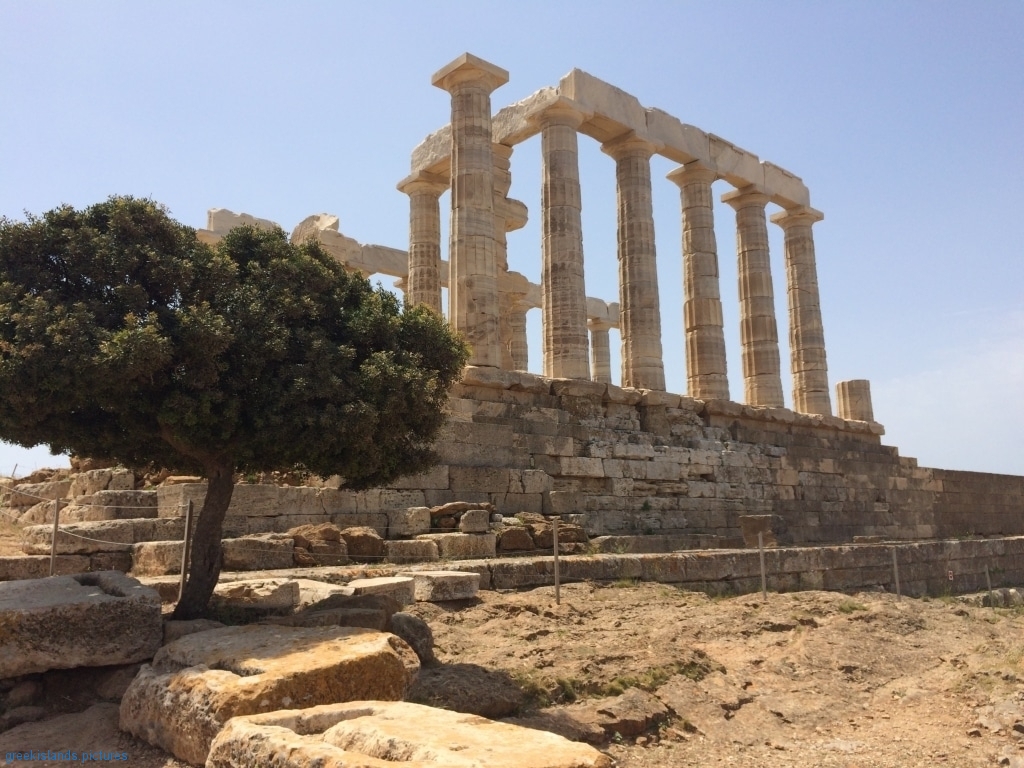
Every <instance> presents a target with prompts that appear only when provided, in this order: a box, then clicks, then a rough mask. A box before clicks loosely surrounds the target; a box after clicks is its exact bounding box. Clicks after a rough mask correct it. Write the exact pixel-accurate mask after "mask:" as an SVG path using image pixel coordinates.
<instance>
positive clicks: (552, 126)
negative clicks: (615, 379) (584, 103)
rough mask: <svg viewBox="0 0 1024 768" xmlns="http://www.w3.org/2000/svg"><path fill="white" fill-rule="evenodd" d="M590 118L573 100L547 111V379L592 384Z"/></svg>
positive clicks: (540, 118)
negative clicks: (582, 131)
mask: <svg viewBox="0 0 1024 768" xmlns="http://www.w3.org/2000/svg"><path fill="white" fill-rule="evenodd" d="M584 117H585V115H584V113H583V112H582V111H580V110H579V108H578V107H577V106H576V105H575V104H574V103H573V102H571V101H569V100H568V99H559V100H558V101H556V102H555V103H554V104H552V105H550V106H547V107H545V108H544V110H543V111H542V112H540V113H539V114H538V115H536V116H535V118H534V120H535V121H536V122H537V123H538V124H539V125H540V127H541V176H542V186H541V195H540V201H541V202H540V205H541V252H542V258H543V261H542V266H541V280H540V286H541V311H542V312H543V323H544V334H543V337H544V349H543V359H544V368H543V370H544V375H545V376H549V377H552V378H559V379H589V378H590V364H589V361H588V360H587V347H588V345H587V293H586V288H585V285H584V276H583V272H584V269H583V222H582V218H581V211H582V205H583V204H582V196H581V192H580V169H579V145H578V140H577V135H576V130H577V129H578V128H579V126H580V124H581V123H582V122H583V119H584Z"/></svg>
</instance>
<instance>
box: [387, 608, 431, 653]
mask: <svg viewBox="0 0 1024 768" xmlns="http://www.w3.org/2000/svg"><path fill="white" fill-rule="evenodd" d="M388 630H389V631H390V632H391V633H392V634H394V635H398V636H399V637H400V638H402V639H403V640H405V642H407V643H408V644H409V647H410V648H412V649H413V650H414V651H415V652H416V656H417V657H418V658H419V660H420V664H423V665H424V666H426V665H427V664H433V663H434V662H435V661H436V659H435V658H434V633H433V632H431V631H430V626H429V625H428V624H427V622H425V621H424V620H423V619H421V618H420V617H419V616H416V615H415V614H412V613H404V612H401V611H400V612H398V613H396V614H394V615H393V616H392V617H391V621H390V622H389V623H388Z"/></svg>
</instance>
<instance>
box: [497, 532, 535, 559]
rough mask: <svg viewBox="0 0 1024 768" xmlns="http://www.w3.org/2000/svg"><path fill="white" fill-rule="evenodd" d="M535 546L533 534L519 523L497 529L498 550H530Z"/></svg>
mask: <svg viewBox="0 0 1024 768" xmlns="http://www.w3.org/2000/svg"><path fill="white" fill-rule="evenodd" d="M536 548H537V545H536V544H534V543H533V536H531V535H530V532H529V531H528V530H526V528H524V527H523V526H521V525H510V526H508V527H507V528H502V529H501V530H500V531H498V551H499V552H530V551H531V550H534V549H536Z"/></svg>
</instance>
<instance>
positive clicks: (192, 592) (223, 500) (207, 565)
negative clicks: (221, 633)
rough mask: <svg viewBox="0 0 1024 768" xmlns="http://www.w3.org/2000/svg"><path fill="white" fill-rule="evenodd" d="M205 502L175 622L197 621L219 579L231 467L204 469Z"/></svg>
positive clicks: (175, 610)
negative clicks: (205, 483)
mask: <svg viewBox="0 0 1024 768" xmlns="http://www.w3.org/2000/svg"><path fill="white" fill-rule="evenodd" d="M206 482H207V487H206V500H205V501H204V502H203V508H202V510H201V511H200V512H199V519H198V520H197V521H196V526H195V533H193V534H192V562H191V563H190V565H189V569H188V580H187V581H186V582H185V590H184V591H183V592H182V595H181V600H180V601H178V605H177V606H175V608H174V614H173V615H172V618H174V619H179V620H188V619H198V618H201V617H202V616H203V615H204V614H205V613H206V609H207V605H208V603H209V602H210V597H211V596H212V595H213V590H214V587H216V586H217V579H218V578H219V577H220V568H221V564H222V560H223V558H222V557H221V548H220V540H221V534H222V533H223V529H224V516H225V515H226V514H227V511H228V505H229V504H230V503H231V494H232V493H233V492H234V490H235V483H234V467H233V466H232V465H231V464H211V465H208V466H207V467H206Z"/></svg>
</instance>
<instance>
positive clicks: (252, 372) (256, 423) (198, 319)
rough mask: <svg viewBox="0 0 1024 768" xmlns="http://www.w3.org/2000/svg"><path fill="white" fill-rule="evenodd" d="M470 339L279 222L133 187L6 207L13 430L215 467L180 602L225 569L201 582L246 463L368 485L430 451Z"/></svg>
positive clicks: (206, 588) (0, 255)
mask: <svg viewBox="0 0 1024 768" xmlns="http://www.w3.org/2000/svg"><path fill="white" fill-rule="evenodd" d="M465 359H466V348H465V346H464V344H463V343H462V341H461V340H460V339H459V338H458V337H456V336H455V335H454V334H453V333H452V332H451V331H450V330H449V328H448V326H447V324H446V323H445V322H444V320H443V319H442V318H440V317H439V316H437V315H436V314H435V313H433V312H431V311H430V310H427V309H424V308H421V307H412V308H405V309H403V308H402V306H401V303H400V302H399V300H398V299H397V298H396V297H395V296H394V295H393V294H391V293H390V292H388V291H386V290H384V289H383V288H379V287H378V288H376V289H374V288H373V287H372V286H371V285H370V283H369V282H368V281H367V280H366V279H364V278H362V277H361V276H359V275H356V274H353V273H349V272H347V271H346V270H345V269H344V268H343V267H342V266H341V265H340V264H338V263H337V262H336V261H335V260H334V259H333V258H331V257H330V256H329V255H328V254H326V253H325V252H324V251H323V249H322V248H320V246H319V245H318V244H317V243H315V242H313V241H310V242H307V243H303V244H292V243H289V242H288V240H287V238H286V236H285V234H284V232H282V231H281V230H276V231H271V232H268V231H261V230H257V229H254V228H251V227H241V228H238V229H235V230H232V231H231V232H230V233H229V234H228V235H226V236H225V237H224V238H223V239H222V240H221V241H220V242H219V243H218V244H217V245H216V246H213V247H211V246H208V245H206V244H204V243H202V242H200V241H199V240H198V238H197V236H196V233H195V231H194V230H192V229H191V228H189V227H186V226H184V225H182V224H180V223H178V222H176V221H174V220H173V219H171V218H170V217H169V215H168V214H167V212H166V210H165V209H164V208H163V207H162V206H160V205H158V204H157V203H155V202H153V201H151V200H141V199H134V198H130V197H112V198H110V199H109V200H107V201H105V202H103V203H99V204H97V205H93V206H91V207H89V208H86V209H84V210H81V211H79V210H75V209H74V208H71V207H69V206H63V207H61V208H57V209H55V210H53V211H49V212H48V213H45V214H43V215H42V216H32V215H29V216H28V219H27V221H26V222H15V221H11V220H8V219H2V220H0V395H2V397H0V439H4V440H6V441H9V442H14V443H18V444H20V445H23V446H34V445H39V444H46V445H48V446H49V447H50V450H51V451H53V452H54V453H76V454H80V455H84V456H91V457H95V458H102V459H114V460H117V461H120V462H122V463H124V464H126V465H128V466H135V467H139V466H146V465H149V464H155V465H157V466H164V467H173V468H176V469H181V470H183V471H195V472H201V473H203V474H204V475H205V476H206V477H207V478H208V480H209V488H208V493H207V500H206V504H205V506H204V509H203V513H202V515H201V516H200V520H199V523H198V527H197V531H196V538H195V540H194V552H195V553H196V558H197V560H194V562H193V569H192V571H191V572H190V575H189V585H187V586H186V596H187V597H189V600H187V601H185V600H183V602H187V603H188V605H186V606H185V607H184V608H183V607H182V605H179V611H178V615H183V614H187V615H196V614H197V613H198V612H199V611H200V610H201V609H202V608H203V607H205V604H206V601H207V600H208V598H209V595H210V594H211V593H212V589H213V586H214V585H215V584H216V573H214V574H213V581H212V583H208V584H205V583H204V585H203V587H202V589H201V590H200V593H205V596H203V595H202V594H199V593H195V590H192V591H191V592H190V587H191V584H192V582H193V580H196V579H198V576H199V574H197V572H196V569H197V567H202V564H201V562H197V561H202V560H203V555H202V554H201V553H200V551H199V550H200V545H210V546H211V547H212V545H211V544H210V542H208V541H206V540H205V539H208V538H210V537H211V536H214V535H215V538H216V541H215V542H213V543H214V544H216V547H217V549H216V551H214V550H213V549H212V548H211V549H210V551H209V552H208V555H209V558H212V559H213V560H216V561H217V564H216V570H217V572H219V540H220V530H221V523H222V521H223V517H224V513H225V512H226V510H227V504H228V503H229V502H230V490H231V486H230V485H229V486H228V487H226V488H225V483H226V482H229V481H230V478H231V477H233V475H234V473H235V472H258V471H273V470H299V471H306V472H312V473H315V474H318V475H323V476H329V475H335V474H337V475H341V476H342V477H343V478H344V479H345V483H346V485H347V487H351V488H364V487H369V486H373V485H379V484H382V483H384V482H386V481H388V480H391V479H393V478H395V477H397V476H399V475H401V474H409V473H415V472H418V471H421V470H423V469H426V468H427V467H428V466H430V464H431V463H432V461H433V454H432V452H431V450H430V441H431V439H432V438H433V437H434V436H435V435H436V433H437V430H438V429H439V427H440V426H441V424H442V422H443V415H442V408H443V405H444V403H445V400H446V398H447V392H448V389H449V388H450V386H451V385H452V383H453V382H454V381H455V380H456V379H457V377H458V375H459V372H460V370H461V367H462V365H463V364H464V362H465ZM225 478H226V479H225ZM221 505H222V506H223V509H218V508H219V507H220V506H221ZM218 514H219V519H214V518H216V516H217V515H218ZM204 518H206V522H205V523H204ZM211 526H212V527H211ZM209 565H210V564H209V563H207V566H209ZM201 581H203V582H208V581H209V574H207V577H206V578H205V579H201ZM199 602H201V603H202V606H201V607H197V605H198V603H199Z"/></svg>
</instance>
